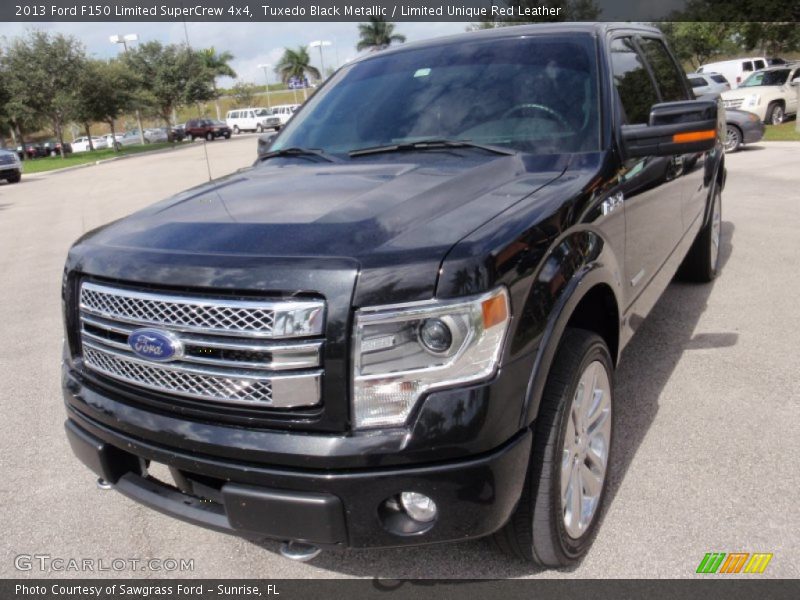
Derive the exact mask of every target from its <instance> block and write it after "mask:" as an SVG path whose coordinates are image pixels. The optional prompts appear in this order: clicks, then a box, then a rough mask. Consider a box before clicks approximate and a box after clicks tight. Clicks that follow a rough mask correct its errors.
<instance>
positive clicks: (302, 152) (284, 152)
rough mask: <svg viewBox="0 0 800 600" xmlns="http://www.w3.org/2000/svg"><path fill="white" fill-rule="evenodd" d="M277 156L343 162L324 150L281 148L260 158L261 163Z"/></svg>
mask: <svg viewBox="0 0 800 600" xmlns="http://www.w3.org/2000/svg"><path fill="white" fill-rule="evenodd" d="M276 156H284V157H285V156H298V157H303V156H316V157H317V158H321V159H322V160H325V161H328V162H342V160H341V159H340V158H337V157H335V156H331V155H330V154H328V153H327V152H325V151H324V150H317V149H316V148H295V147H293V148H281V149H280V150H272V151H270V152H267V153H265V154H262V155H261V156H259V157H258V160H259V161H263V160H267V159H270V158H275V157H276Z"/></svg>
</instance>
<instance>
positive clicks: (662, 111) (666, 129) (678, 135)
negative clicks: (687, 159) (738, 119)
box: [622, 100, 719, 158]
mask: <svg viewBox="0 0 800 600" xmlns="http://www.w3.org/2000/svg"><path fill="white" fill-rule="evenodd" d="M718 111H719V109H718V104H717V100H685V101H681V102H664V103H662V104H654V105H653V107H652V108H651V109H650V122H649V123H648V124H647V125H623V126H622V146H623V151H624V153H625V156H626V157H627V158H637V157H643V156H671V155H673V154H692V153H695V152H706V151H708V150H711V149H712V148H714V146H715V145H716V143H717V137H718V135H719V134H718V129H717V128H718V118H719V112H718Z"/></svg>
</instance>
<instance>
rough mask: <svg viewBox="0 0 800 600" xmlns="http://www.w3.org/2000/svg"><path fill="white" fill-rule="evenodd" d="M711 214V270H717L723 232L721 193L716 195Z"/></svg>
mask: <svg viewBox="0 0 800 600" xmlns="http://www.w3.org/2000/svg"><path fill="white" fill-rule="evenodd" d="M712 211H713V212H712V213H711V268H712V269H714V270H716V268H717V260H719V241H720V234H721V231H722V201H721V198H720V194H719V192H717V193H716V194H715V195H714V206H713V207H712Z"/></svg>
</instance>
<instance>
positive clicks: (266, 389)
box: [63, 24, 725, 567]
mask: <svg viewBox="0 0 800 600" xmlns="http://www.w3.org/2000/svg"><path fill="white" fill-rule="evenodd" d="M724 131H725V120H724V112H723V110H722V109H721V108H718V104H717V101H702V100H693V99H692V93H691V90H690V88H689V86H688V83H687V81H686V78H685V77H684V75H683V73H682V71H681V69H680V67H679V65H678V63H677V62H676V61H675V59H674V58H673V56H672V55H671V54H670V52H669V50H668V49H667V47H666V46H665V43H664V40H663V38H662V36H661V34H660V33H659V32H658V30H656V29H653V28H650V27H646V26H633V25H630V24H618V25H613V24H555V25H533V26H520V27H507V28H499V29H495V30H491V31H482V32H478V33H468V34H464V35H460V36H456V37H451V38H445V39H438V40H433V41H428V42H424V43H418V44H408V45H403V46H401V47H399V48H397V49H392V50H388V51H384V52H380V53H375V54H372V55H370V56H367V57H365V58H363V59H360V60H357V61H354V62H352V63H350V64H348V65H346V66H344V67H343V68H341V69H340V70H339V71H338V72H336V73H335V74H334V75H333V76H332V77H331V78H330V79H329V81H327V82H326V83H325V85H324V86H322V87H321V88H320V89H319V90H318V91H317V93H315V94H314V96H313V97H312V98H311V99H310V100H309V101H308V102H307V103H306V104H305V105H304V106H303V108H302V109H300V110H299V112H298V113H297V114H296V115H295V117H294V118H293V119H292V121H291V122H290V123H289V124H288V125H287V126H286V127H285V128H284V129H283V130H282V131H281V132H280V134H279V135H278V136H277V137H276V138H275V139H274V141H273V142H272V144H271V146H270V148H269V151H268V152H265V153H264V154H263V156H262V157H261V159H260V160H259V161H258V163H257V164H256V165H254V166H252V167H249V168H246V169H243V170H241V171H238V172H236V173H234V174H232V175H229V176H227V177H223V178H221V179H218V180H216V181H213V182H210V183H208V184H205V185H202V186H199V187H196V188H194V189H191V190H188V191H186V192H183V193H181V194H178V195H177V196H175V197H173V198H170V199H168V200H165V201H163V202H161V203H158V204H155V205H154V206H151V207H149V208H147V209H145V210H143V211H141V212H139V213H136V214H134V215H132V216H130V217H128V218H125V219H122V220H120V221H117V222H114V223H111V224H109V225H107V226H105V227H102V228H100V229H98V230H95V231H93V232H91V233H89V234H87V235H86V236H84V237H83V238H81V239H80V240H78V241H77V242H76V244H75V245H74V246H73V248H72V249H71V251H70V253H69V256H68V259H67V264H66V268H65V272H64V279H63V309H64V316H65V322H66V344H65V351H64V363H63V388H64V399H65V402H66V410H67V415H68V419H67V422H66V430H67V435H68V437H69V441H70V444H71V446H72V449H73V450H74V452H75V454H76V455H77V456H78V457H79V458H80V459H81V460H82V461H83V462H84V463H86V465H87V466H88V467H89V468H91V469H92V470H93V471H94V472H95V473H97V475H98V476H99V477H100V479H99V480H98V483H99V484H100V485H101V486H103V487H113V488H114V489H116V490H118V491H119V492H121V493H123V494H125V495H126V496H128V497H130V498H133V499H134V500H136V501H139V502H141V503H143V504H146V505H148V506H151V507H152V508H154V509H156V510H159V511H161V512H164V513H166V514H169V515H172V516H174V517H177V518H179V519H184V520H186V521H190V522H193V523H197V524H199V525H203V526H206V527H210V528H213V529H216V530H219V531H224V532H228V533H235V534H238V535H242V536H245V537H249V538H259V539H263V538H271V539H277V540H282V541H284V542H285V543H284V545H283V547H282V551H283V552H284V554H285V555H287V556H291V557H293V558H300V559H305V558H310V557H313V556H314V555H315V553H316V552H318V551H319V549H320V548H326V547H337V546H350V547H387V546H404V545H414V544H427V543H433V542H442V541H452V540H465V539H469V538H477V537H480V536H486V535H489V534H495V536H496V539H497V542H498V544H499V545H500V547H501V548H503V549H505V550H506V551H508V552H509V553H510V554H512V555H515V556H518V557H522V558H524V559H526V560H528V561H533V562H535V563H538V564H542V565H547V566H555V567H560V566H566V565H569V564H571V563H574V562H575V561H577V560H579V559H580V558H581V556H582V555H583V554H584V553H585V552H586V551H587V549H588V547H589V544H590V543H591V540H592V537H593V534H594V533H595V531H596V529H597V525H598V522H599V520H600V515H601V513H602V509H601V507H602V505H603V500H604V490H605V488H606V482H607V479H608V478H607V476H606V474H607V472H608V468H609V461H610V460H613V457H614V453H613V440H614V436H616V435H625V432H620V431H614V428H613V425H612V423H613V420H614V384H613V374H614V368H615V366H616V365H617V361H618V360H619V357H620V354H621V352H622V349H623V348H624V347H625V345H626V343H627V342H628V341H629V340H630V338H631V336H632V335H633V334H634V331H635V330H636V328H637V326H638V325H639V324H640V323H641V322H642V320H643V318H644V317H645V316H646V315H647V314H648V312H650V310H651V308H652V307H653V306H654V304H655V303H656V301H657V300H658V298H659V296H660V295H661V293H662V292H663V291H664V289H665V288H666V286H667V285H668V284H669V282H670V281H671V280H672V279H673V276H675V275H676V273H678V274H680V275H682V276H684V277H687V278H690V279H693V280H696V281H701V282H703V281H709V280H711V279H713V278H714V276H715V274H716V270H717V262H718V248H719V241H720V222H721V221H720V215H721V212H720V211H721V192H722V189H723V187H724V184H725V167H724V154H723V151H722V140H723V138H724ZM642 376H643V377H646V376H647V374H646V373H643V374H642ZM154 464H160V465H166V466H167V467H168V468H169V471H167V470H166V469H164V468H163V467H159V469H154V467H153V465H154ZM159 470H160V471H161V472H163V474H162V475H161V476H160V477H155V476H153V475H152V474H151V473H152V472H153V471H159ZM167 473H169V474H170V475H169V476H167ZM167 479H168V481H167Z"/></svg>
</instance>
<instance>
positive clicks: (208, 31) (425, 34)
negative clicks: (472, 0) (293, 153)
mask: <svg viewBox="0 0 800 600" xmlns="http://www.w3.org/2000/svg"><path fill="white" fill-rule="evenodd" d="M467 26H468V23H463V22H462V23H397V24H396V25H395V31H396V32H397V33H402V34H403V35H405V36H406V38H407V39H408V41H409V42H411V41H417V40H422V39H427V38H432V37H439V36H443V35H452V34H457V33H463V32H464V31H465V30H466V28H467ZM357 27H358V24H357V23H350V22H335V23H202V22H195V23H192V22H189V23H187V28H188V32H189V42H190V44H191V45H192V46H193V47H196V48H207V47H210V46H213V47H214V48H216V49H217V50H218V51H223V50H227V51H229V52H230V53H231V54H233V55H234V57H235V58H234V60H233V61H232V62H231V66H232V67H233V69H234V71H236V73H237V75H238V79H240V80H243V81H249V82H253V83H257V84H259V85H260V84H263V83H264V82H265V74H264V70H263V69H260V68H259V67H258V65H260V64H272V65H275V64H276V63H277V62H278V61H279V60H280V57H281V55H282V54H283V49H284V48H286V47H287V46H288V47H297V46H300V45H307V44H308V43H309V42H311V41H314V40H327V41H330V42H332V44H333V45H331V46H329V47H326V48H324V49H323V60H324V64H325V69H326V70H327V69H328V68H329V67H336V66H339V65H341V64H344V63H345V62H346V61H347V60H349V59H352V58H354V57H356V56H357V55H358V53H357V52H356V43H357V41H358V29H357ZM31 28H36V29H43V30H47V31H54V32H59V33H63V34H69V35H73V36H75V37H76V38H78V39H79V40H80V41H81V42H83V44H84V45H85V46H86V50H87V52H88V53H89V54H90V55H92V56H94V57H96V58H110V57H112V56H114V55H115V54H117V53H119V52H120V51H121V50H122V47H121V46H119V45H117V44H112V43H111V42H110V41H109V39H108V38H109V36H111V35H114V34H126V33H136V34H138V35H139V40H140V41H151V40H158V41H160V42H164V43H183V42H184V39H185V37H184V29H183V23H37V24H35V25H34V24H25V23H8V22H5V23H0V36H2V37H5V38H6V39H10V38H13V37H16V36H19V35H21V34H24V33H25V31H26V29H31ZM310 52H311V59H312V64H314V65H315V66H316V67H318V68H319V66H320V56H319V49H318V48H312V49H311V50H310ZM269 77H270V82H272V83H275V82H276V81H277V77H276V75H275V73H274V72H270V73H269ZM233 83H234V80H232V79H230V78H220V80H219V82H218V84H219V85H220V86H221V87H229V86H231V85H232V84H233Z"/></svg>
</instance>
